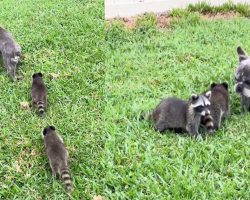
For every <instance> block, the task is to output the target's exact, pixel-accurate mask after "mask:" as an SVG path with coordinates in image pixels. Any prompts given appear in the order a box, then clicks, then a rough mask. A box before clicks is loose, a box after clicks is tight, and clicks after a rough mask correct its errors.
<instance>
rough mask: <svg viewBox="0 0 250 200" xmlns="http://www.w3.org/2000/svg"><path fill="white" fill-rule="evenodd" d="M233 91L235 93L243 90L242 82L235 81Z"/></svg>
mask: <svg viewBox="0 0 250 200" xmlns="http://www.w3.org/2000/svg"><path fill="white" fill-rule="evenodd" d="M234 87H235V92H237V93H242V92H243V84H242V83H237V84H235V86H234Z"/></svg>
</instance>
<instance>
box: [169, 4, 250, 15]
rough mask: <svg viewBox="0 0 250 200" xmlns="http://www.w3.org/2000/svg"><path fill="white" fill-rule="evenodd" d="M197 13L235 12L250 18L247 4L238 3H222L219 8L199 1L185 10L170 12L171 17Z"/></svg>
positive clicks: (249, 8) (249, 9)
mask: <svg viewBox="0 0 250 200" xmlns="http://www.w3.org/2000/svg"><path fill="white" fill-rule="evenodd" d="M194 12H198V13H201V14H216V13H227V12H235V13H239V14H240V15H242V16H244V17H250V7H249V5H248V4H246V3H245V4H243V3H238V4H233V3H232V2H231V1H228V2H227V3H224V4H222V5H220V6H212V5H210V4H208V3H207V2H205V1H201V2H199V3H197V4H190V5H189V6H188V7H187V8H186V9H179V8H177V9H173V10H172V11H171V12H170V16H172V17H184V16H187V15H189V14H190V13H194Z"/></svg>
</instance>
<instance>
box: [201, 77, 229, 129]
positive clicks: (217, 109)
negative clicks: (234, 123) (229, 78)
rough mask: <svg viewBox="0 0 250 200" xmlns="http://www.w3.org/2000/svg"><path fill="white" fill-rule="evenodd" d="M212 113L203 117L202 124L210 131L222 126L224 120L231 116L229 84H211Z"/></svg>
mask: <svg viewBox="0 0 250 200" xmlns="http://www.w3.org/2000/svg"><path fill="white" fill-rule="evenodd" d="M208 93H211V94H210V99H209V100H210V103H211V105H210V108H209V109H210V115H206V116H203V117H202V124H203V125H205V127H206V129H207V130H208V132H209V133H214V132H215V131H216V130H218V129H219V128H220V126H221V123H222V121H223V120H224V119H225V118H226V117H228V116H229V113H230V108H229V94H228V84H227V83H226V82H223V83H212V84H211V85H210V91H208Z"/></svg>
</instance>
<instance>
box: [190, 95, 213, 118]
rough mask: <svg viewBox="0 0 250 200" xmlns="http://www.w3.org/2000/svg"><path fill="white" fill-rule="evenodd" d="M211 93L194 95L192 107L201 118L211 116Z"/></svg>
mask: <svg viewBox="0 0 250 200" xmlns="http://www.w3.org/2000/svg"><path fill="white" fill-rule="evenodd" d="M210 95H211V93H210V92H209V93H206V94H204V95H192V101H191V106H192V107H193V109H194V112H195V113H196V114H198V115H200V116H206V115H209V114H210V110H209V106H210V101H209V98H210Z"/></svg>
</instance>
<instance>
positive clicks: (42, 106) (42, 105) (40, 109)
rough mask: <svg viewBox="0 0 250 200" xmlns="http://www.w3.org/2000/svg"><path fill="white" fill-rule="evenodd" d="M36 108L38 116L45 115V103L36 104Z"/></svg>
mask: <svg viewBox="0 0 250 200" xmlns="http://www.w3.org/2000/svg"><path fill="white" fill-rule="evenodd" d="M37 108H38V112H39V115H40V116H43V115H44V113H45V103H44V101H38V102H37Z"/></svg>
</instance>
